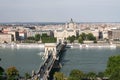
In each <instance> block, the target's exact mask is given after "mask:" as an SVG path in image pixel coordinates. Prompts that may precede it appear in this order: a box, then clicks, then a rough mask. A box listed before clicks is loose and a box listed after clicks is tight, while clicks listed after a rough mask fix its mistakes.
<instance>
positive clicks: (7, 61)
mask: <svg viewBox="0 0 120 80" xmlns="http://www.w3.org/2000/svg"><path fill="white" fill-rule="evenodd" d="M41 52H43V49H12V48H0V58H1V59H2V60H1V61H0V66H2V67H3V68H5V69H6V68H8V67H10V66H15V67H16V68H17V69H18V70H19V73H20V75H22V76H23V75H24V73H26V72H28V73H30V74H31V73H32V70H35V71H38V69H39V66H40V64H42V62H43V60H42V58H41V56H40V54H41Z"/></svg>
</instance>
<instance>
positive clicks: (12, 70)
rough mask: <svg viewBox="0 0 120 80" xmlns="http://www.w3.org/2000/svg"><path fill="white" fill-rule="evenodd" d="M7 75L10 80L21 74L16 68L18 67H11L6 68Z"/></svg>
mask: <svg viewBox="0 0 120 80" xmlns="http://www.w3.org/2000/svg"><path fill="white" fill-rule="evenodd" d="M6 73H7V76H8V80H14V79H16V78H17V77H18V76H19V72H18V70H17V69H16V67H9V68H8V69H7V70H6Z"/></svg>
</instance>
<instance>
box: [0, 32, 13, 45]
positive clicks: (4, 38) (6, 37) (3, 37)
mask: <svg viewBox="0 0 120 80" xmlns="http://www.w3.org/2000/svg"><path fill="white" fill-rule="evenodd" d="M12 41H13V35H11V34H3V33H1V34H0V43H4V42H7V43H11V42H12Z"/></svg>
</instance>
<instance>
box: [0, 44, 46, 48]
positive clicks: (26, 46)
mask: <svg viewBox="0 0 120 80" xmlns="http://www.w3.org/2000/svg"><path fill="white" fill-rule="evenodd" d="M0 47H1V48H17V49H19V48H27V49H31V48H44V44H33V43H19V44H16V43H11V44H10V43H9V44H5V43H4V44H0Z"/></svg>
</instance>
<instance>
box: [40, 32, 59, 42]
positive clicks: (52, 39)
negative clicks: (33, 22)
mask: <svg viewBox="0 0 120 80" xmlns="http://www.w3.org/2000/svg"><path fill="white" fill-rule="evenodd" d="M41 39H42V43H55V42H56V41H57V39H56V38H54V37H50V36H48V35H47V34H46V33H44V34H42V36H41Z"/></svg>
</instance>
